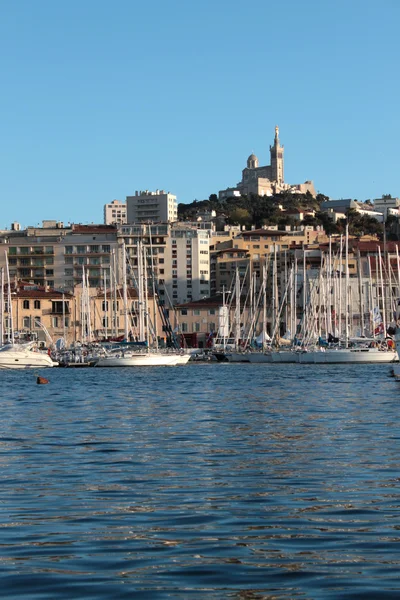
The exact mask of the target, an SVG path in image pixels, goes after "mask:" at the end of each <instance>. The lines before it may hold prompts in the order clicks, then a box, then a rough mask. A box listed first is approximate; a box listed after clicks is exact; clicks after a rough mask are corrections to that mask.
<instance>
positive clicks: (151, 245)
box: [149, 225, 158, 350]
mask: <svg viewBox="0 0 400 600" xmlns="http://www.w3.org/2000/svg"><path fill="white" fill-rule="evenodd" d="M149 238H150V264H151V282H152V288H153V328H154V337H155V347H156V350H158V328H157V294H156V281H155V273H154V257H153V239H152V231H151V225H149Z"/></svg>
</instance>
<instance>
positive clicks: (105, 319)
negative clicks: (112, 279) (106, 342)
mask: <svg viewBox="0 0 400 600" xmlns="http://www.w3.org/2000/svg"><path fill="white" fill-rule="evenodd" d="M107 308H108V305H107V271H106V269H104V337H105V339H107V338H108V311H107Z"/></svg>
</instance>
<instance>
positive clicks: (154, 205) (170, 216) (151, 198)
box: [126, 190, 178, 223]
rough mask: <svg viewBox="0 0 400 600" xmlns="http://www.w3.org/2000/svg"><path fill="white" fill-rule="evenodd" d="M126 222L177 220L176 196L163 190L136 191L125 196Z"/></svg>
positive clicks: (170, 221)
mask: <svg viewBox="0 0 400 600" xmlns="http://www.w3.org/2000/svg"><path fill="white" fill-rule="evenodd" d="M126 206H127V223H162V222H164V223H172V222H173V221H177V220H178V203H177V201H176V196H174V195H173V194H170V193H169V192H164V190H156V191H155V192H149V191H148V190H145V191H140V192H138V191H136V192H135V195H134V196H127V197H126Z"/></svg>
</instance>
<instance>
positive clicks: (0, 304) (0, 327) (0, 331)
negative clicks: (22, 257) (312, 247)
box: [0, 267, 4, 346]
mask: <svg viewBox="0 0 400 600" xmlns="http://www.w3.org/2000/svg"><path fill="white" fill-rule="evenodd" d="M0 318H1V324H0V346H3V344H4V267H1V296H0Z"/></svg>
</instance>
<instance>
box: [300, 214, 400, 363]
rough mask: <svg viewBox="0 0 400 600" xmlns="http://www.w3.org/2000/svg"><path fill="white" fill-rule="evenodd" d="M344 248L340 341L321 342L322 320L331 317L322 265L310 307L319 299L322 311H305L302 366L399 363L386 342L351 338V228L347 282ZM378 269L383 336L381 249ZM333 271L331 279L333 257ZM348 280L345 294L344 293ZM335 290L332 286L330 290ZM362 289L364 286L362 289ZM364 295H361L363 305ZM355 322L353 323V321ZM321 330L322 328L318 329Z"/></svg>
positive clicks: (339, 299) (331, 338)
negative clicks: (325, 299) (324, 294)
mask: <svg viewBox="0 0 400 600" xmlns="http://www.w3.org/2000/svg"><path fill="white" fill-rule="evenodd" d="M342 251H343V244H342V239H341V243H340V252H339V257H338V261H339V279H338V290H337V291H338V293H337V296H338V301H339V311H338V316H339V320H338V337H337V338H334V336H332V335H331V336H328V339H327V340H323V339H322V338H321V320H322V317H321V315H322V316H325V317H326V316H327V314H328V312H327V310H325V311H321V306H322V303H321V295H322V294H321V291H322V288H323V283H324V281H323V278H322V264H321V270H320V280H319V284H318V285H316V286H314V289H313V290H311V292H310V299H309V307H313V306H315V305H316V304H317V296H318V298H319V311H318V313H316V312H315V310H314V311H312V310H311V308H310V311H309V312H307V309H306V310H305V311H304V315H303V326H304V330H303V335H304V338H305V340H307V339H308V341H305V342H304V343H303V351H302V352H299V353H298V354H297V358H298V362H299V363H301V364H335V363H338V364H360V363H392V362H396V361H397V354H396V352H395V351H394V348H392V347H390V346H388V344H387V342H386V340H384V339H382V340H380V339H375V338H374V337H370V338H366V337H350V316H351V298H350V283H349V231H348V224H347V225H346V238H345V277H344V278H343V272H342V271H343V254H342ZM378 257H379V262H378V267H379V275H380V292H381V298H382V303H383V309H382V312H383V321H382V332H383V333H384V332H386V322H385V288H384V283H383V272H382V260H381V254H380V248H379V246H378ZM328 265H329V269H328V273H327V276H328V277H330V276H331V274H332V270H331V257H330V258H329V261H328ZM343 279H344V283H345V286H344V293H343V290H342V287H343ZM327 287H328V288H329V290H331V289H332V288H331V286H330V285H328V286H327ZM360 289H361V286H360ZM327 304H328V306H330V305H331V301H330V300H328V302H327ZM361 304H362V302H361V293H360V305H361ZM376 309H377V310H376V312H377V314H378V315H379V318H380V311H379V309H378V308H377V307H376ZM343 312H344V339H343V337H342V335H341V334H342V313H343ZM362 314H363V308H362V306H361V307H360V318H361V315H362ZM351 320H352V319H351ZM317 326H318V327H317ZM317 328H318V329H319V332H318V333H319V337H318V341H317V342H314V343H313V344H311V338H312V337H313V336H314V334H315V333H316V329H317Z"/></svg>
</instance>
